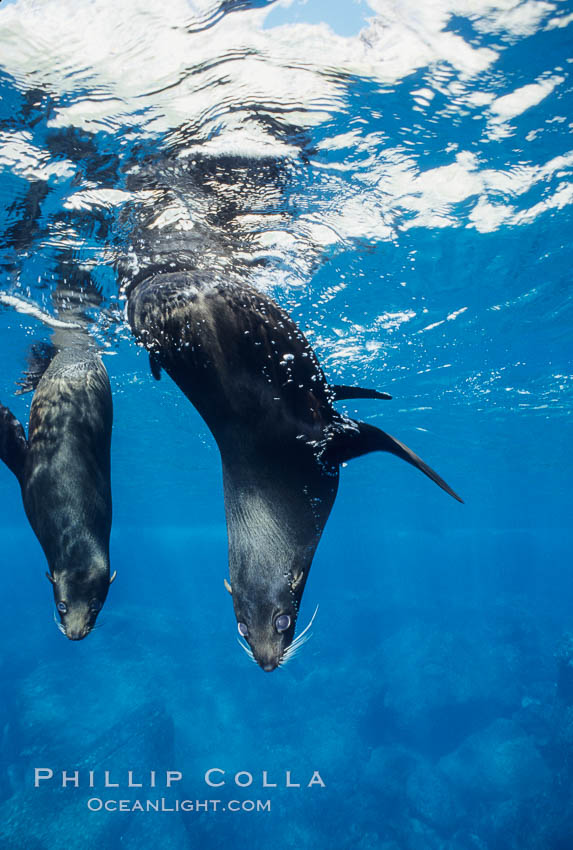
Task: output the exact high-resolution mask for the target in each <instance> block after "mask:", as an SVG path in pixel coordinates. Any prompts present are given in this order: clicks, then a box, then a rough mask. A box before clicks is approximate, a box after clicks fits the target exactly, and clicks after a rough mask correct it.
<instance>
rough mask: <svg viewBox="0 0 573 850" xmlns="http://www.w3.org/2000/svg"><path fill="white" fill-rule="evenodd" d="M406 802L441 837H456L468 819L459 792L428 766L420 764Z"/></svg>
mask: <svg viewBox="0 0 573 850" xmlns="http://www.w3.org/2000/svg"><path fill="white" fill-rule="evenodd" d="M406 798H407V800H408V803H409V804H410V807H411V809H412V811H413V812H414V813H415V815H416V817H417V818H418V819H419V820H421V821H423V822H424V823H427V824H429V825H430V826H431V827H433V828H434V829H436V830H438V831H439V832H440V834H444V835H450V834H452V833H453V832H454V830H455V829H456V827H457V826H459V824H460V821H461V820H462V818H463V816H464V807H463V805H462V802H461V800H460V797H459V794H458V793H457V789H456V788H455V787H454V786H453V785H452V784H451V783H450V781H449V780H448V779H447V778H446V776H444V774H443V773H442V772H441V771H440V770H439V769H438V768H436V767H435V766H434V765H432V764H429V763H428V762H420V763H419V764H417V765H416V767H415V769H414V770H413V771H412V773H411V774H410V776H409V777H408V780H407V783H406Z"/></svg>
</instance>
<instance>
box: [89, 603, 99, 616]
mask: <svg viewBox="0 0 573 850" xmlns="http://www.w3.org/2000/svg"><path fill="white" fill-rule="evenodd" d="M90 611H93V612H94V614H97V612H98V611H101V602H100V601H99V599H92V601H91V602H90Z"/></svg>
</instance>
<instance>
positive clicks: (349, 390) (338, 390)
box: [330, 384, 392, 401]
mask: <svg viewBox="0 0 573 850" xmlns="http://www.w3.org/2000/svg"><path fill="white" fill-rule="evenodd" d="M330 391H331V392H332V395H333V397H334V401H342V399H345V398H382V399H389V398H392V396H391V395H389V394H388V393H381V392H380V391H379V390H370V389H366V388H365V387H349V386H347V385H346V384H333V385H332V386H331V387H330Z"/></svg>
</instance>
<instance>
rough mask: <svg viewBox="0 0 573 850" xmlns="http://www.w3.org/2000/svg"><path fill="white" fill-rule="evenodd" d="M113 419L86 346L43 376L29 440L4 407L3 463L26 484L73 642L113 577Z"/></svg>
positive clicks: (103, 379)
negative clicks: (111, 467) (111, 468)
mask: <svg viewBox="0 0 573 850" xmlns="http://www.w3.org/2000/svg"><path fill="white" fill-rule="evenodd" d="M112 415H113V414H112V398H111V390H110V385H109V378H108V375H107V371H106V369H105V367H104V365H103V363H102V361H101V359H100V357H99V356H98V355H97V354H96V353H95V352H94V351H92V350H89V349H86V348H85V346H71V347H69V348H66V349H64V350H62V351H60V352H59V353H57V354H56V356H55V357H54V358H53V360H52V361H51V363H50V365H49V366H48V368H47V369H46V371H45V372H44V374H43V376H42V377H41V379H40V381H39V383H38V386H37V388H36V391H35V393H34V398H33V401H32V406H31V409H30V426H29V434H28V439H27V440H26V435H25V433H24V429H23V427H22V425H21V424H20V422H18V420H17V419H16V418H15V417H14V416H13V415H12V413H11V412H10V411H9V410H8V409H7V408H6V407H3V406H2V405H0V457H1V458H2V460H3V461H4V462H5V463H6V464H7V466H8V467H9V468H10V469H11V470H12V472H14V474H15V475H16V477H17V478H18V481H19V482H20V486H21V489H22V499H23V502H24V508H25V510H26V514H27V516H28V520H29V522H30V525H31V526H32V528H33V530H34V532H35V534H36V537H37V538H38V540H39V541H40V544H41V546H42V548H43V550H44V553H45V555H46V558H47V560H48V565H49V568H50V572H49V573H46V575H47V576H48V578H49V579H50V581H51V582H52V585H53V590H54V599H55V602H56V608H57V610H58V613H59V615H60V619H61V628H62V630H63V632H64V633H65V634H66V636H67V637H68V638H70V640H81V639H82V638H84V637H85V636H86V635H87V634H89V632H90V631H91V630H92V628H93V627H94V624H95V621H96V617H97V615H98V613H99V611H100V610H101V607H102V605H103V603H104V602H105V599H106V596H107V592H108V588H109V585H110V583H111V581H113V578H114V577H115V576H114V577H112V578H111V579H110V569H109V537H110V532H111V483H110V448H111V428H112Z"/></svg>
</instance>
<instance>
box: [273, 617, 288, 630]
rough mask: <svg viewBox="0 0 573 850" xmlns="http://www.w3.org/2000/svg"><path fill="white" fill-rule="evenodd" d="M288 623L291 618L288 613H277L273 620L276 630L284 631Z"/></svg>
mask: <svg viewBox="0 0 573 850" xmlns="http://www.w3.org/2000/svg"><path fill="white" fill-rule="evenodd" d="M290 623H291V619H290V617H289V615H288V614H279V616H278V617H277V618H276V620H275V629H276V630H277V632H286V630H287V629H288V627H289V626H290Z"/></svg>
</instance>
